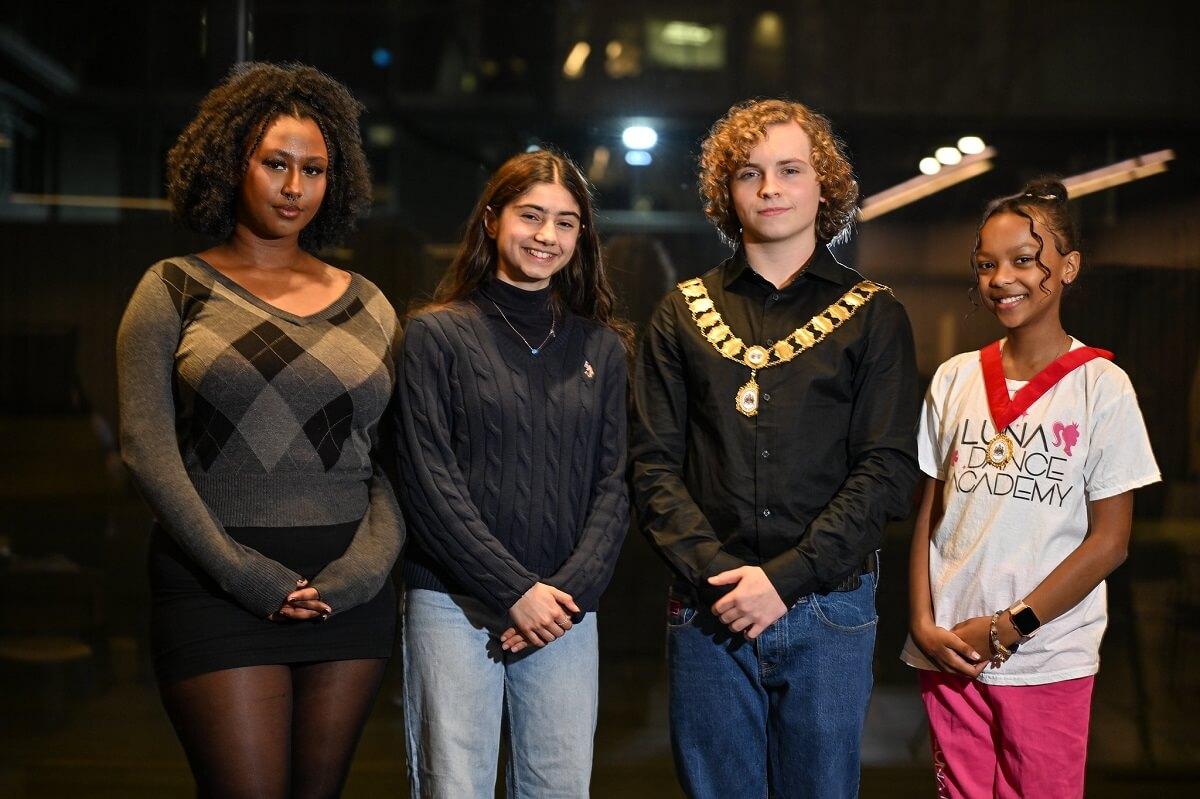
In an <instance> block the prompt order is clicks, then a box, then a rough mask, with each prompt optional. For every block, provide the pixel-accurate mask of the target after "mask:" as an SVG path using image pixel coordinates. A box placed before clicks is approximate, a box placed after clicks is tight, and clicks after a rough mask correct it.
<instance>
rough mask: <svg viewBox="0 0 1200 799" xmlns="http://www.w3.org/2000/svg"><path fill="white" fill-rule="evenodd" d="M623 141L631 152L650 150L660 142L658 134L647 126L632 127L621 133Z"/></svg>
mask: <svg viewBox="0 0 1200 799" xmlns="http://www.w3.org/2000/svg"><path fill="white" fill-rule="evenodd" d="M621 141H622V142H623V143H624V144H625V146H626V147H628V148H629V149H630V150H649V149H650V148H651V147H653V146H654V145H655V144H656V143H657V142H658V132H657V131H656V130H654V128H651V127H648V126H646V125H630V126H629V127H627V128H625V130H624V131H623V132H622V133H621ZM630 163H633V162H632V161H630ZM646 163H650V162H649V161H646Z"/></svg>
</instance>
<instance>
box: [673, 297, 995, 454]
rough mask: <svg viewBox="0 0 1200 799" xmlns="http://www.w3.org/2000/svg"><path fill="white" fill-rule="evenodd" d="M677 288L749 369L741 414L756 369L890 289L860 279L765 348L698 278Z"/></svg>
mask: <svg viewBox="0 0 1200 799" xmlns="http://www.w3.org/2000/svg"><path fill="white" fill-rule="evenodd" d="M679 290H680V291H681V292H682V293H683V296H684V298H685V301H686V302H687V308H688V311H689V312H690V313H691V315H692V320H693V321H694V322H695V323H696V326H697V327H698V328H700V335H702V336H704V338H705V339H706V340H707V341H708V343H709V344H711V345H712V346H713V349H715V350H716V351H717V352H719V353H721V355H722V356H724V357H725V358H728V359H729V360H731V361H734V362H735V363H740V364H742V365H743V366H748V367H749V368H750V382H748V383H746V384H745V385H743V386H742V387H741V388H739V389H738V392H737V396H736V397H735V398H734V407H736V408H737V410H738V413H740V414H742V415H743V416H757V415H758V380H757V379H756V377H757V374H758V370H759V369H767V368H770V367H772V366H779V365H781V364H785V363H788V362H790V361H791V360H792V359H793V358H795V357H796V356H797V355H799V354H800V353H802V352H805V351H806V350H809V349H811V348H812V347H813V346H815V345H816V344H818V343H820V342H821V341H824V340H825V338H826V337H827V336H828V335H829V334H831V333H832V332H833V331H835V330H837V329H838V328H839V327H841V326H842V323H844V322H846V321H847V320H848V319H850V317H852V316H854V314H855V312H856V311H858V309H860V308H861V307H862V306H864V305H866V304H867V303H868V302H870V300H871V298H872V297H874V296H875V295H876V294H878V293H879V292H890V291H891V289H889V288H888V287H887V286H884V285H881V284H879V283H872V282H871V281H870V280H863V281H861V282H859V283H858V284H856V285H855V286H853V287H852V288H851V289H850V290H849V291H847V292H846V293H845V294H843V295H842V296H841V297H840V298H838V299H837V300H836V301H835V302H834V303H833V304H831V305H830V306H829V307H828V308H826V309H825V310H823V311H821V312H820V313H818V314H817V315H816V316H814V317H813V318H812V319H810V320H808V321H807V322H805V323H804V324H803V325H801V326H800V327H798V328H796V329H795V330H793V331H792V332H791V333H789V334H788V335H787V336H785V337H784V338H782V339H780V340H779V341H776V342H774V344H773V345H772V346H771V347H764V346H761V345H759V344H751V345H747V344H746V342H745V341H743V340H742V339H741V338H739V337H738V336H736V335H735V334H734V332H733V330H731V329H730V327H729V325H727V324H726V323H725V320H724V318H723V317H722V316H721V312H720V311H719V310H717V307H716V305H715V304H714V303H713V301H712V298H711V297H709V296H708V289H706V288H705V286H704V281H703V280H702V279H700V278H698V277H697V278H692V279H691V280H685V281H684V282H682V283H680V284H679ZM1003 438H1004V442H1006V443H1007V447H1008V448H1007V450H1004V449H1003V446H1004V444H1003V443H1002V444H1001V449H999V450H997V451H998V452H1000V455H998V456H997V457H1004V461H1003V463H1004V464H1007V463H1008V461H1009V460H1010V459H1011V458H1012V449H1013V447H1012V441H1011V439H1009V438H1008V437H1007V436H1004V437H1003ZM988 446H989V462H991V460H990V459H991V455H990V451H991V446H992V445H991V442H989V445H988ZM1004 452H1007V453H1008V455H1007V457H1005V456H1004ZM1000 468H1003V466H1001V467H1000Z"/></svg>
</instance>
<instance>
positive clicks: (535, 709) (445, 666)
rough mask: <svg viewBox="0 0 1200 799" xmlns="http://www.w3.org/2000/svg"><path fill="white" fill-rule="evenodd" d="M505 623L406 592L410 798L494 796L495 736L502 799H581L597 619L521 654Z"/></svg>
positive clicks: (443, 598) (430, 595)
mask: <svg viewBox="0 0 1200 799" xmlns="http://www.w3.org/2000/svg"><path fill="white" fill-rule="evenodd" d="M509 626H510V622H509V619H508V616H507V614H504V613H500V612H498V611H495V610H492V609H491V608H488V607H487V606H485V605H484V604H483V603H481V602H479V601H477V600H475V599H472V598H470V597H466V596H462V595H455V594H443V593H441V592H439V591H428V590H425V589H419V588H417V589H411V590H409V591H407V592H406V594H405V603H404V631H403V636H404V638H403V642H404V643H403V645H404V725H405V743H406V746H407V750H408V773H409V783H410V786H411V791H412V796H413V797H421V799H471V798H472V797H478V798H479V799H491V797H493V796H494V795H495V785H496V761H497V759H498V757H499V753H500V736H501V734H502V730H507V733H508V752H509V755H508V763H507V768H506V781H507V787H508V796H509V797H510V799H524V798H525V797H529V799H534V797H537V799H542V798H543V797H544V798H545V799H556V798H558V797H561V798H562V799H576V797H586V796H587V795H588V784H589V782H590V780H591V772H592V739H593V736H594V735H595V732H596V705H597V699H598V695H599V684H598V679H597V675H598V673H599V654H598V653H599V649H598V643H597V642H598V638H597V635H596V614H595V613H589V614H587V615H586V616H585V617H584V619H583V621H582V622H580V623H579V624H576V625H575V626H574V627H572V628H571V630H570V631H568V632H567V634H566V635H564V636H563V637H562V638H560V639H558V640H557V641H554V642H553V643H551V644H549V645H547V646H545V647H543V648H541V649H536V648H532V647H531V648H529V649H526V650H525V651H524V652H521V653H519V654H517V655H511V654H508V653H506V652H504V651H503V650H501V649H500V640H499V636H500V634H501V633H503V632H504V630H505V629H507V628H508V627H509Z"/></svg>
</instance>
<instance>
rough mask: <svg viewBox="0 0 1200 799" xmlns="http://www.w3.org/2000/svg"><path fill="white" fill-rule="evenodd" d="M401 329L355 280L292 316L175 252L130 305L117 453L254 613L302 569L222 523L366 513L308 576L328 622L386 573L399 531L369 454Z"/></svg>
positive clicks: (390, 496)
mask: <svg viewBox="0 0 1200 799" xmlns="http://www.w3.org/2000/svg"><path fill="white" fill-rule="evenodd" d="M396 331H397V322H396V314H395V311H394V310H393V309H392V306H391V305H390V304H389V303H388V301H387V299H386V298H385V297H384V296H383V295H382V294H381V293H380V291H379V289H378V288H376V287H375V286H374V285H373V284H372V283H371V282H370V281H368V280H367V279H365V278H363V277H362V276H360V275H357V274H354V275H352V277H351V281H350V286H349V288H348V289H347V290H346V292H345V293H344V294H343V295H342V296H341V297H340V298H339V299H338V300H337V301H336V302H334V303H333V304H332V305H330V306H329V307H328V308H325V309H324V310H322V311H320V312H318V313H315V314H312V315H311V316H305V317H300V316H295V315H293V314H290V313H287V312H286V311H283V310H281V309H279V308H275V307H274V306H272V305H270V304H268V303H266V302H264V301H263V300H261V299H259V298H258V297H256V296H255V295H253V294H251V293H250V292H248V291H246V290H245V289H243V288H242V287H241V286H239V285H238V284H237V283H235V282H234V281H232V280H230V279H229V278H228V277H226V276H225V275H223V274H222V273H220V272H218V271H217V270H216V269H214V268H213V267H212V266H210V265H208V264H207V263H205V262H204V261H202V260H201V259H200V258H198V257H195V256H187V257H182V258H169V259H167V260H164V261H160V262H159V263H157V264H155V265H154V266H152V267H151V268H150V269H149V270H148V271H147V272H146V274H145V276H144V277H143V278H142V280H141V282H140V283H139V284H138V287H137V288H136V289H135V291H134V293H133V297H132V298H131V299H130V301H129V306H128V307H127V308H126V310H125V316H124V317H123V319H122V320H121V327H120V331H119V333H118V335H117V368H118V394H119V400H120V420H121V454H122V457H123V458H124V460H125V463H126V464H127V465H128V467H129V470H130V472H131V473H132V475H133V477H134V480H135V482H136V483H137V485H138V487H139V489H140V490H141V492H142V494H143V495H144V497H145V498H146V501H147V502H148V503H149V505H150V508H151V510H152V511H153V512H154V515H155V516H156V517H157V519H158V521H159V523H160V524H161V525H162V526H163V528H164V529H165V530H166V531H167V532H168V533H169V534H170V535H171V536H172V537H173V538H174V539H175V540H176V541H177V542H178V543H179V545H180V546H181V547H182V548H183V550H184V551H185V552H186V553H187V554H188V555H189V556H190V557H191V558H192V559H193V560H194V561H195V562H196V563H197V564H199V565H200V567H201V568H202V569H204V570H205V571H206V572H207V573H208V574H210V575H211V576H212V577H213V578H214V579H215V580H216V582H217V583H218V584H219V585H220V586H221V588H222V589H223V590H225V591H226V592H228V593H229V594H230V595H231V596H232V597H233V598H234V599H235V600H236V601H237V602H238V603H239V604H241V605H242V606H243V607H245V608H246V609H247V610H249V611H251V612H253V613H254V614H255V615H257V616H259V617H260V618H265V617H266V616H268V615H270V614H271V613H273V612H274V611H276V610H278V609H279V607H280V605H281V604H282V602H283V600H284V598H285V597H286V596H287V595H288V593H290V592H291V591H293V590H295V587H296V580H297V579H299V577H300V575H298V574H296V573H295V572H293V571H292V570H290V569H288V568H286V567H284V566H283V565H282V564H280V563H278V562H277V561H274V560H272V559H270V558H267V557H265V556H263V555H262V554H260V553H259V552H257V551H255V550H254V549H250V548H248V547H244V546H242V545H241V544H239V543H238V542H237V541H235V540H234V539H233V538H231V537H230V536H229V535H228V533H226V530H225V528H226V527H227V526H229V527H289V526H309V525H314V526H315V525H332V524H341V523H346V522H352V521H358V520H361V521H359V525H358V530H357V532H356V533H355V536H354V538H353V540H352V542H351V544H350V546H349V548H348V549H347V550H346V552H345V553H344V554H343V555H342V556H341V557H340V558H338V559H337V560H334V561H332V562H331V563H329V564H328V565H327V566H326V567H325V568H324V570H323V571H321V572H320V574H318V575H317V576H316V577H315V578H314V579H313V580H312V582H311V585H312V586H313V587H315V588H316V589H317V590H318V591H319V592H320V594H321V597H322V599H324V600H325V601H326V602H328V603H329V604H330V605H331V606H332V607H333V610H334V613H337V612H339V611H343V610H348V609H349V608H351V607H354V606H356V605H359V604H362V603H364V602H366V601H368V600H370V599H371V598H372V597H374V596H375V595H376V594H377V593H378V592H379V590H380V588H382V586H383V582H384V580H386V579H388V575H389V572H390V570H391V567H392V564H393V562H394V561H395V559H396V557H397V555H398V554H399V551H400V548H401V545H402V543H403V539H404V526H403V520H402V518H401V516H400V512H399V506H398V505H397V502H396V498H395V495H394V493H393V490H392V487H391V484H390V482H389V481H388V479H387V477H386V476H385V475H384V473H383V472H382V470H381V469H380V468H379V465H378V463H377V462H376V459H375V458H374V457H373V454H374V451H375V449H376V443H377V429H378V423H379V420H380V417H381V416H382V415H383V413H384V410H385V408H386V407H387V405H388V402H389V399H390V397H391V394H392V389H393V385H394V375H395V366H394V358H393V346H394V340H395V337H396ZM281 534H286V533H281Z"/></svg>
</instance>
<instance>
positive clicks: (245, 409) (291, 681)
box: [117, 64, 404, 797]
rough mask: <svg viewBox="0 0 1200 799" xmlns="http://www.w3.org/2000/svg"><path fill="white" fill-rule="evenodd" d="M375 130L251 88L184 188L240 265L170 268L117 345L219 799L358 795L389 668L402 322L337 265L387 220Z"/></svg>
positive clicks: (209, 785) (298, 74)
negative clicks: (358, 749) (364, 139)
mask: <svg viewBox="0 0 1200 799" xmlns="http://www.w3.org/2000/svg"><path fill="white" fill-rule="evenodd" d="M361 111H362V106H361V105H360V104H359V103H358V102H357V101H355V100H354V98H353V97H351V96H350V94H349V93H348V92H347V90H346V89H345V87H344V86H342V85H341V84H339V83H338V82H336V81H334V80H333V79H331V78H330V77H328V76H327V75H324V74H322V73H321V72H319V71H317V70H316V69H313V68H311V67H305V66H300V65H272V64H243V65H241V66H238V67H236V68H235V69H234V70H233V72H232V73H231V74H230V76H229V78H228V79H227V80H226V81H225V82H224V83H223V84H221V85H220V86H218V87H217V88H216V89H214V90H213V91H212V92H210V93H209V95H208V96H207V97H205V98H204V100H203V101H202V103H201V105H200V113H199V114H198V115H197V117H196V118H195V119H194V120H193V121H192V122H191V124H189V125H188V127H187V129H186V130H184V132H183V134H182V135H181V136H180V137H179V141H178V143H177V144H176V145H175V147H174V148H173V149H172V150H171V152H170V155H169V156H168V164H167V167H168V190H169V194H170V198H171V201H172V204H173V206H174V208H175V212H176V214H177V215H178V216H179V217H180V218H181V219H182V220H183V221H184V222H186V223H187V224H188V225H189V226H190V227H192V228H194V229H195V230H197V231H199V232H202V233H206V234H209V235H211V236H213V237H215V238H216V239H218V240H219V241H220V243H219V244H217V245H216V246H214V247H212V248H211V249H208V250H205V251H204V252H201V253H199V254H196V255H187V256H182V257H176V258H168V259H166V260H163V261H160V262H159V263H157V264H155V265H154V266H152V267H151V268H150V269H149V270H148V271H147V273H146V274H145V276H144V277H143V279H142V281H141V283H140V284H139V285H138V287H137V289H136V290H135V292H134V294H133V297H132V298H131V300H130V302H129V306H128V308H127V309H126V312H125V316H124V319H123V320H122V322H121V329H120V333H119V335H118V341H117V349H118V368H119V373H120V374H119V392H120V406H121V451H122V454H123V456H124V459H125V462H126V463H127V464H128V466H129V468H130V470H131V472H132V473H133V476H134V478H135V480H136V482H137V484H138V486H139V487H140V489H141V491H142V493H143V494H144V496H145V497H146V500H147V502H148V503H149V505H150V507H151V510H152V511H153V512H154V515H155V517H156V519H157V523H156V525H155V530H154V534H153V537H152V541H151V551H150V581H151V591H152V597H153V606H152V614H151V647H152V650H153V657H154V666H155V671H156V674H157V677H158V680H159V685H160V690H161V694H162V698H163V703H164V705H165V706H166V709H167V713H168V715H169V716H170V718H171V721H172V723H173V724H174V726H175V729H176V732H177V733H178V735H179V737H180V740H181V741H182V743H183V746H184V749H185V751H186V752H187V756H188V760H189V762H190V763H191V766H192V771H193V774H194V775H195V778H196V781H197V786H198V789H199V793H200V794H201V795H204V796H271V797H276V796H279V797H282V796H293V797H299V796H305V797H307V796H314V797H315V796H334V795H336V794H337V793H338V792H339V791H340V790H341V786H342V784H343V782H344V781H345V777H346V773H347V771H348V769H349V764H350V759H351V756H352V755H353V752H354V748H355V746H356V744H357V742H358V738H359V735H360V733H361V732H362V727H363V724H364V723H365V721H366V718H367V714H368V712H369V710H370V707H371V703H372V702H373V700H374V698H375V695H376V693H377V691H378V688H379V683H380V679H381V677H382V676H383V671H384V667H385V665H386V663H387V658H388V656H389V655H390V653H391V648H392V640H393V637H394V632H395V599H394V591H393V588H392V586H391V583H390V581H389V579H388V576H389V572H390V570H391V566H392V563H393V562H394V561H395V559H396V556H397V555H398V553H399V551H400V547H401V544H402V541H403V538H404V528H403V522H402V520H401V517H400V514H399V510H398V507H397V504H396V499H395V496H394V494H393V491H392V487H391V485H390V484H389V482H388V479H387V477H385V476H384V474H383V472H382V471H381V469H380V468H379V465H378V463H379V461H378V458H377V451H376V445H377V443H378V442H379V435H378V424H379V420H380V418H381V417H382V415H383V412H384V408H385V406H386V405H387V403H388V399H389V397H390V395H391V392H392V387H393V384H394V366H393V357H392V351H393V343H394V337H395V334H396V330H397V324H396V314H395V312H394V310H393V309H392V307H391V305H390V304H389V303H388V301H387V300H386V299H385V298H384V297H383V295H382V294H381V293H380V291H379V289H378V288H376V287H375V286H374V285H372V284H371V282H370V281H368V280H366V279H365V278H363V277H362V276H360V275H357V274H354V273H352V272H346V271H343V270H341V269H337V268H335V267H333V266H330V265H328V264H325V263H323V262H322V261H321V260H320V259H319V258H318V257H317V255H316V253H317V252H318V250H319V248H321V247H322V246H324V245H326V244H329V243H332V242H335V241H337V240H338V239H340V238H342V237H343V236H344V235H346V234H347V233H348V232H349V231H350V230H351V228H352V227H353V223H354V220H355V217H356V216H357V215H358V214H359V213H360V212H361V211H362V210H363V209H364V208H365V207H366V206H367V204H368V202H369V199H370V183H369V180H368V176H367V167H366V162H365V159H364V156H363V152H362V146H361V142H360V139H359V133H358V117H359V114H360V113H361Z"/></svg>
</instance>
